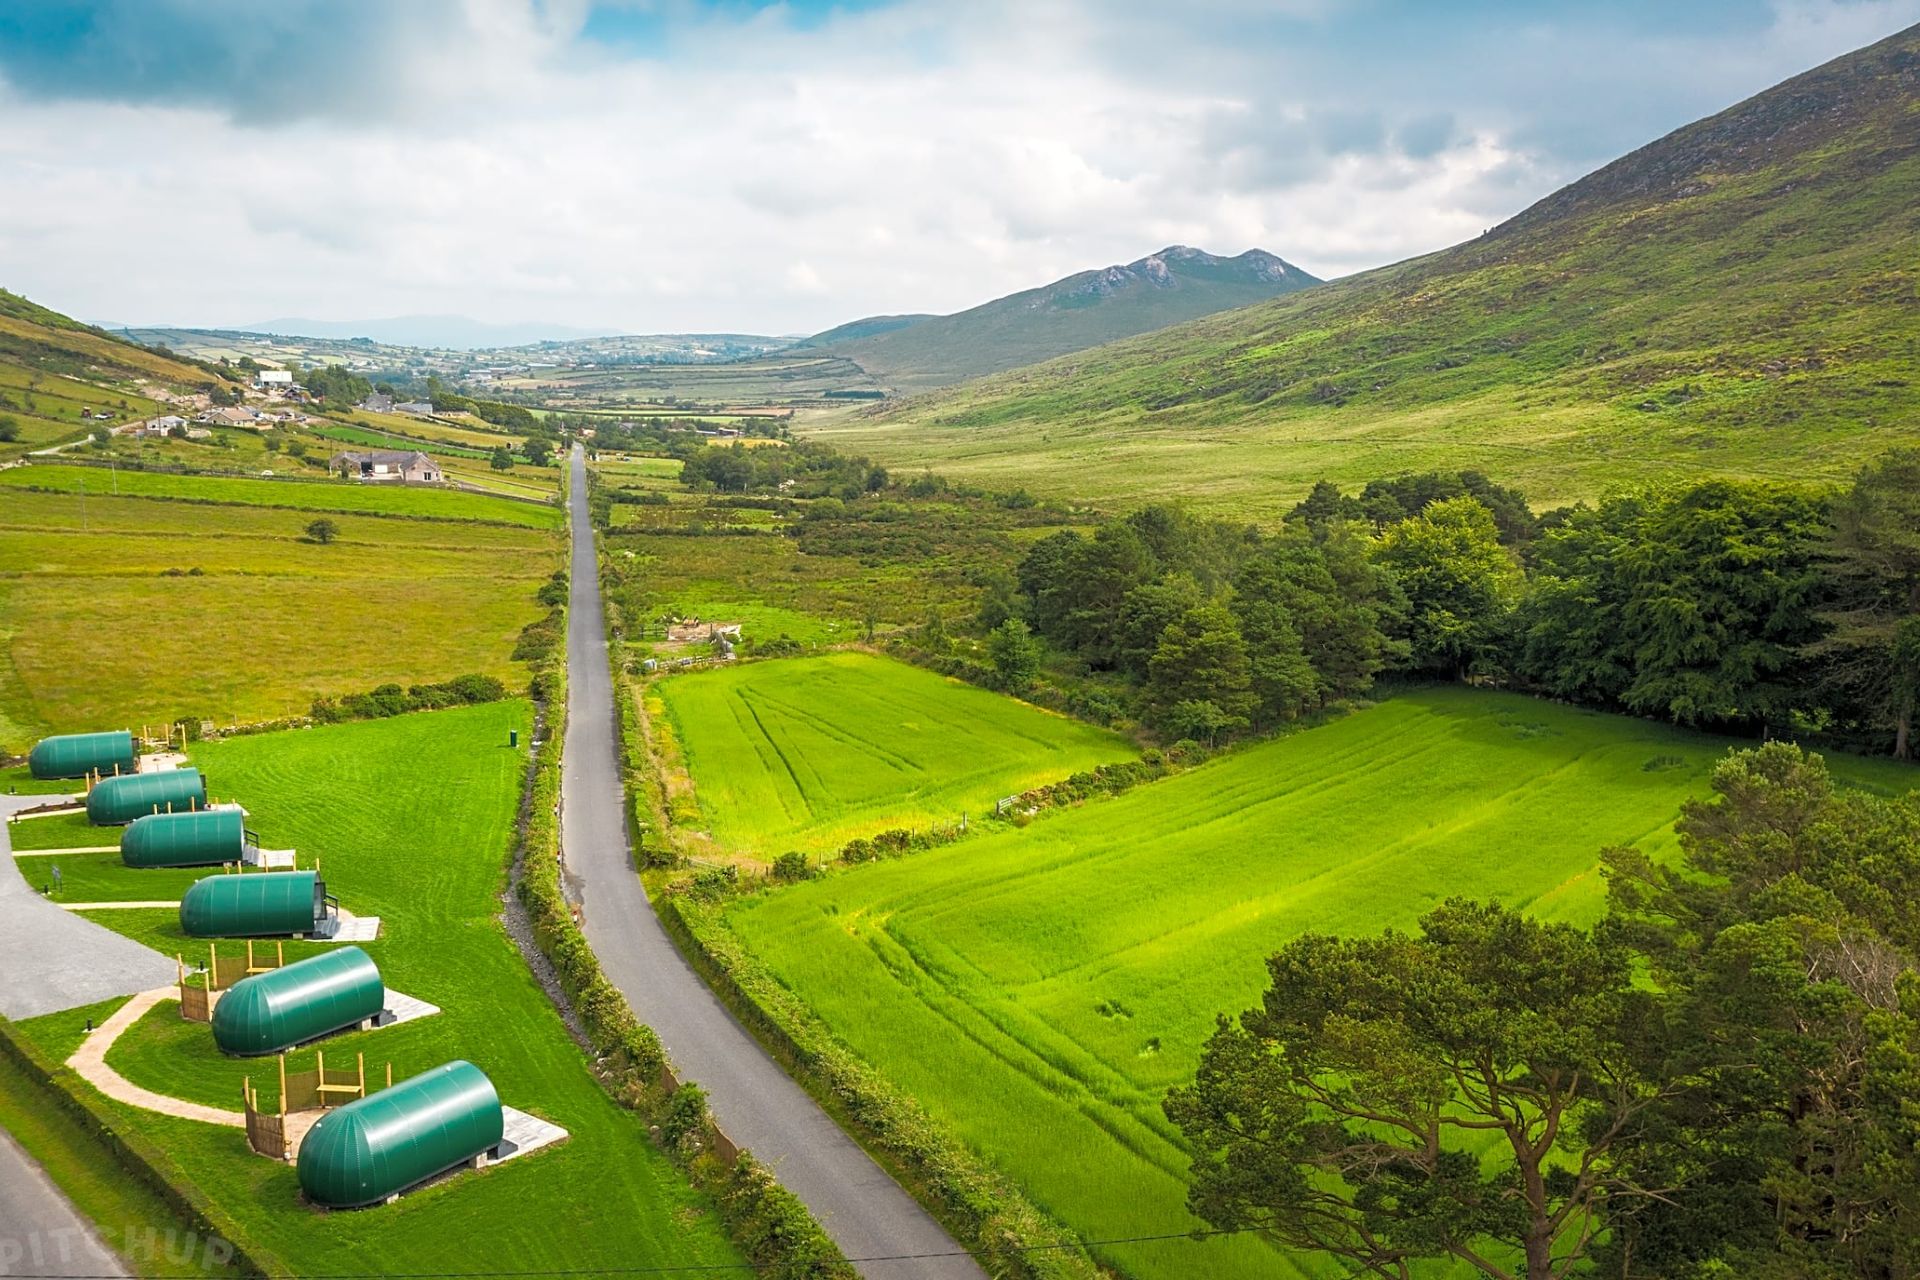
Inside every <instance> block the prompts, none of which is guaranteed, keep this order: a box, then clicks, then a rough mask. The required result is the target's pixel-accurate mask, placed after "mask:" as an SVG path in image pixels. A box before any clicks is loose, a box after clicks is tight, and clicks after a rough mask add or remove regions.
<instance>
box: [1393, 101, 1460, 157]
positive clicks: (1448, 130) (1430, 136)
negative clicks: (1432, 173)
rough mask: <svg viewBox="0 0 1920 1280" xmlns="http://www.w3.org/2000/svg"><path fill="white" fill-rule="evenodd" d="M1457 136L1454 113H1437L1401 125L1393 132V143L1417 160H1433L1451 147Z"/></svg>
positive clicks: (1415, 118) (1418, 117) (1417, 117)
mask: <svg viewBox="0 0 1920 1280" xmlns="http://www.w3.org/2000/svg"><path fill="white" fill-rule="evenodd" d="M1457 136H1458V131H1457V130H1456V129H1455V128H1454V123H1453V113H1452V112H1448V111H1437V112H1434V113H1433V114H1431V115H1424V116H1416V117H1414V118H1413V119H1411V120H1408V121H1405V122H1404V123H1402V124H1401V125H1399V126H1398V127H1397V128H1395V129H1394V131H1393V143H1394V145H1395V146H1396V147H1398V148H1400V151H1401V153H1402V154H1404V155H1407V156H1410V157H1411V158H1413V159H1415V160H1431V159H1432V158H1433V157H1435V156H1437V155H1439V154H1440V153H1441V152H1442V151H1445V150H1446V149H1447V148H1448V147H1449V146H1451V145H1452V144H1453V141H1454V139H1455V138H1456V137H1457Z"/></svg>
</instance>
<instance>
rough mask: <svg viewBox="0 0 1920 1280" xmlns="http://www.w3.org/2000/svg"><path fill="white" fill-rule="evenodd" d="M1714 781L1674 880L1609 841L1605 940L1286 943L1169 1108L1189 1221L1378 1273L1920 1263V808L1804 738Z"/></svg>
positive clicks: (1520, 936) (1517, 930)
mask: <svg viewBox="0 0 1920 1280" xmlns="http://www.w3.org/2000/svg"><path fill="white" fill-rule="evenodd" d="M1713 787H1714V791H1715V793H1716V795H1715V796H1714V798H1713V799H1711V800H1706V801H1694V802H1692V803H1689V804H1688V805H1687V806H1686V809H1685V812H1684V816H1683V817H1682V819H1681V821H1680V823H1679V824H1678V828H1677V829H1678V832H1679V836H1680V843H1681V848H1682V852H1683V860H1682V862H1681V863H1680V865H1677V866H1662V865H1658V864H1656V863H1654V862H1653V861H1652V860H1651V859H1649V858H1648V857H1647V856H1646V855H1644V854H1643V853H1640V852H1639V851H1638V850H1634V849H1615V850H1611V851H1609V852H1608V853H1607V854H1606V855H1605V868H1606V873H1607V878H1608V886H1609V901H1608V913H1607V916H1606V918H1605V919H1604V920H1603V921H1602V922H1601V924H1599V925H1598V926H1597V927H1595V928H1593V929H1591V930H1583V929H1578V928H1574V927H1572V926H1568V925H1561V924H1544V923H1541V922H1538V921H1535V920H1531V919H1528V918H1527V917H1525V916H1523V915H1520V914H1519V913H1517V912H1514V911H1511V910H1509V909H1507V908H1505V907H1501V906H1499V905H1495V904H1474V903H1468V902H1462V901H1453V902H1449V903H1447V904H1446V905H1444V906H1443V907H1441V908H1439V909H1438V910H1436V911H1434V912H1432V913H1431V914H1429V915H1428V916H1426V917H1425V918H1424V919H1423V920H1422V921H1421V922H1420V928H1419V931H1418V932H1417V933H1414V934H1403V933H1399V932H1393V931H1389V932H1388V933H1386V934H1384V935H1383V936H1380V937H1375V938H1359V939H1355V938H1334V937H1322V936H1307V937H1302V938H1299V939H1297V940H1295V941H1294V942H1291V943H1289V944H1288V945H1287V946H1286V947H1284V948H1282V949H1281V950H1280V951H1279V952H1278V953H1277V954H1275V955H1274V956H1273V957H1272V958H1271V959H1270V960H1269V962H1268V971H1269V975H1270V978H1271V986H1270V988H1269V989H1268V991H1267V992H1266V994H1265V996H1264V997H1263V1000H1262V1004H1261V1006H1260V1007H1259V1008H1257V1009H1253V1010H1250V1011H1248V1012H1246V1013H1244V1014H1242V1015H1241V1016H1240V1018H1239V1019H1238V1020H1237V1021H1229V1020H1226V1019H1222V1020H1221V1023H1220V1025H1219V1027H1218V1029H1217V1030H1216V1031H1215V1033H1214V1035H1213V1037H1212V1039H1211V1040H1210V1041H1209V1042H1208V1044H1207V1047H1206V1051H1205V1053H1204V1055H1203V1058H1202V1061H1201V1065H1200V1068H1199V1072H1198V1075H1197V1076H1196V1079H1195V1082H1194V1083H1193V1084H1192V1085H1190V1086H1187V1087H1184V1088H1180V1089H1176V1090H1174V1091H1173V1092H1172V1093H1171V1094H1170V1095H1169V1097H1168V1099H1167V1103H1166V1110H1167V1114H1168V1116H1169V1117H1170V1118H1171V1119H1172V1120H1173V1121H1174V1122H1175V1123H1176V1124H1178V1125H1179V1126H1180V1127H1181V1129H1182V1130H1183V1131H1184V1132H1185V1133H1186V1135H1187V1137H1188V1139H1189V1141H1190V1142H1191V1143H1192V1146H1193V1149H1194V1152H1195V1160H1194V1166H1193V1174H1192V1185H1191V1191H1190V1197H1189V1202H1190V1204H1191V1206H1192V1208H1193V1210H1194V1212H1195V1213H1196V1214H1198V1215H1199V1216H1200V1217H1201V1218H1202V1219H1204V1220H1205V1221H1207V1222H1209V1223H1211V1224H1213V1225H1214V1226H1216V1227H1219V1228H1223V1229H1243V1228H1259V1229H1264V1230H1266V1231H1268V1232H1270V1233H1271V1234H1272V1235H1274V1236H1275V1237H1277V1238H1278V1239H1279V1240H1281V1241H1282V1242H1284V1243H1286V1244H1288V1245H1291V1246H1294V1247H1298V1248H1304V1249H1311V1250H1315V1251H1318V1252H1322V1253H1325V1254H1329V1255H1332V1256H1334V1257H1336V1258H1338V1259H1340V1260H1341V1261H1342V1262H1343V1263H1345V1264H1347V1266H1348V1267H1350V1268H1351V1269H1352V1270H1353V1271H1354V1272H1355V1273H1356V1274H1362V1273H1364V1274H1370V1275H1378V1276H1387V1277H1406V1276H1408V1275H1410V1274H1412V1271H1413V1269H1414V1268H1415V1267H1416V1265H1417V1264H1420V1263H1421V1262H1423V1261H1425V1260H1430V1259H1437V1260H1444V1261H1447V1262H1450V1263H1452V1264H1454V1265H1455V1266H1464V1267H1466V1268H1468V1269H1471V1270H1473V1271H1477V1272H1479V1273H1482V1274H1485V1275H1487V1276H1494V1277H1502V1278H1504V1277H1511V1276H1525V1277H1527V1280H1558V1278H1560V1277H1565V1276H1569V1275H1573V1274H1576V1273H1580V1274H1584V1273H1588V1272H1591V1273H1592V1274H1597V1275H1611V1276H1618V1277H1622V1278H1623V1280H1642V1278H1644V1280H1656V1278H1657V1280H1709V1278H1712V1280H1719V1278H1721V1277H1727V1276H1735V1275H1738V1276H1749V1277H1756V1278H1759V1280H1840V1278H1841V1277H1873V1278H1876V1280H1901V1278H1905V1277H1912V1276H1914V1275H1916V1274H1920V1114H1916V1111H1915V1108H1914V1104H1913V1100H1914V1099H1915V1098H1916V1097H1920V922H1917V921H1916V918H1915V916H1914V914H1913V912H1912V910H1911V907H1910V904H1911V903H1912V902H1913V901H1914V899H1915V895H1916V894H1920V796H1915V795H1909V796H1907V797H1905V798H1903V799H1897V800H1895V799H1883V798H1880V797H1877V796H1874V795H1871V794H1868V793H1866V792H1864V791H1861V790H1858V789H1842V788H1839V787H1836V785H1835V784H1834V782H1833V780H1832V779H1831V777H1830V776H1829V775H1828V773H1827V770H1826V767H1825V764H1824V762H1823V761H1822V760H1821V759H1820V758H1819V757H1818V756H1813V755H1808V754H1806V753H1804V752H1802V751H1801V750H1800V749H1799V748H1797V747H1794V746H1791V745H1788V744H1785V743H1770V744H1768V745H1767V746H1764V747H1761V748H1758V749H1756V750H1751V751H1741V752H1735V753H1732V754H1731V755H1730V756H1729V757H1728V758H1727V759H1726V760H1725V761H1723V762H1722V764H1721V766H1720V767H1719V768H1718V769H1717V771H1716V773H1715V776H1714V781H1713ZM1490 1145H1491V1148H1492V1149H1493V1150H1497V1151H1498V1153H1499V1154H1498V1156H1497V1158H1496V1157H1493V1156H1492V1152H1491V1151H1490V1149H1489V1146H1490Z"/></svg>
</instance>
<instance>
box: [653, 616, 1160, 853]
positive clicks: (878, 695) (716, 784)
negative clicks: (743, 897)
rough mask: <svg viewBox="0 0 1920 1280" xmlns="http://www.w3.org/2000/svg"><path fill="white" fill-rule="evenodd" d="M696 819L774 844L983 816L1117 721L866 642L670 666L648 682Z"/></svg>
mask: <svg viewBox="0 0 1920 1280" xmlns="http://www.w3.org/2000/svg"><path fill="white" fill-rule="evenodd" d="M650 692H651V693H652V694H653V696H655V697H657V698H658V699H659V700H660V702H661V704H662V705H663V706H664V708H665V711H666V714H667V716H668V717H669V719H670V722H671V724H672V727H673V735H674V738H675V740H676V741H677V742H678V744H679V747H680V750H681V751H682V752H683V753H684V757H685V762H686V767H687V769H688V772H689V773H690V775H691V777H692V780H693V785H694V793H695V796H696V798H697V801H698V805H699V816H698V818H697V819H693V820H691V821H690V822H687V823H683V825H691V826H693V827H696V828H701V829H704V830H705V831H706V832H707V833H708V834H710V835H711V836H712V837H713V839H714V841H715V842H716V843H717V844H718V845H719V846H720V847H722V848H723V849H726V850H728V851H733V852H751V853H757V854H761V855H764V856H767V857H772V856H773V855H775V854H779V853H783V852H785V851H787V850H789V849H798V850H802V851H805V852H810V853H811V852H818V851H828V850H833V849H837V848H838V847H839V846H840V845H842V844H844V843H845V842H846V841H848V840H850V839H852V838H854V837H855V836H867V835H872V834H873V833H874V832H876V831H883V830H886V829H888V828H890V827H926V826H929V825H931V824H934V823H947V822H953V821H956V820H957V819H958V818H959V816H960V815H961V814H962V813H966V814H969V815H970V816H971V817H972V818H973V819H974V820H976V821H977V820H978V819H979V817H980V816H981V814H982V813H983V812H989V813H990V812H991V811H992V809H993V802H994V801H995V800H997V799H999V798H1000V797H1002V796H1006V795H1011V794H1013V793H1015V792H1019V791H1024V790H1026V789H1027V788H1029V787H1036V786H1040V785H1043V784H1045V783H1049V782H1056V781H1058V780H1060V779H1061V778H1064V777H1066V776H1067V775H1068V774H1071V773H1075V772H1077V771H1079V770H1082V769H1091V768H1093V767H1094V766H1095V765H1098V764H1103V763H1105V762H1107V761H1116V760H1129V759H1132V758H1133V757H1134V755H1135V754H1136V753H1135V751H1134V748H1133V745H1132V744H1131V743H1130V742H1128V741H1127V740H1126V739H1124V738H1122V737H1120V736H1119V735H1118V734H1113V733H1108V732H1106V731H1105V730H1102V729H1096V728H1094V727H1093V726H1091V725H1086V724H1082V723H1081V722H1079V721H1077V720H1070V719H1068V718H1066V717H1065V716H1058V715H1054V714H1053V713H1051V712H1048V711H1042V710H1040V709H1039V708H1037V707H1032V706H1029V705H1027V704H1026V703H1024V702H1017V701H1015V700H1014V699H1012V698H1003V697H1001V696H1000V695H998V694H993V693H988V692H986V691H985V690H983V689H976V688H974V687H973V686H972V685H968V684H962V683H961V682H959V681H957V680H949V679H946V678H945V677H943V676H938V675H935V674H933V673H932V672H930V671H923V670H921V669H920V668H918V667H912V666H908V665H906V664H905V663H901V662H895V661H893V660H892V659H889V658H878V657H874V656H872V655H869V654H864V653H835V654H829V655H827V656H825V657H820V658H796V659H790V660H785V661H779V662H755V663H749V664H745V665H741V666H735V667H728V668H725V669H722V670H719V671H713V672H706V673H701V674H696V675H688V676H675V677H673V678H671V679H667V680H662V681H660V682H659V683H657V684H655V685H654V686H653V687H652V689H651V691H650Z"/></svg>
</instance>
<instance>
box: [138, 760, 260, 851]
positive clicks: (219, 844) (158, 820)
mask: <svg viewBox="0 0 1920 1280" xmlns="http://www.w3.org/2000/svg"><path fill="white" fill-rule="evenodd" d="M154 776H156V777H157V776H158V775H154ZM246 851H247V816H246V814H244V813H242V812H241V811H240V810H239V809H196V810H192V811H190V812H187V813H146V814H142V815H141V816H139V817H138V818H135V819H134V820H133V821H132V822H131V823H129V824H128V826H127V829H126V830H125V831H123V832H121V833H120V861H122V862H124V863H126V864H127V865H128V866H130V867H215V866H219V865H220V864H221V863H223V862H239V861H240V860H241V858H242V856H243V855H244V854H245V853H246Z"/></svg>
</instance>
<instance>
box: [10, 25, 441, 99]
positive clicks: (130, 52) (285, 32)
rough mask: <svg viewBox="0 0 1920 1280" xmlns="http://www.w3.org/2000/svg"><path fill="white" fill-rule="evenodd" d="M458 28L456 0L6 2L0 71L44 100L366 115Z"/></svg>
mask: <svg viewBox="0 0 1920 1280" xmlns="http://www.w3.org/2000/svg"><path fill="white" fill-rule="evenodd" d="M462 21H463V19H462V16H461V12H460V8H459V6H458V4H457V3H454V0H405V3H392V2H391V0H334V2H331V3H329V2H326V0H272V2H271V3H264V4H262V3H253V2H251V0H5V2H4V3H0V76H4V77H5V79H6V81H7V82H8V83H9V84H10V85H11V86H12V88H13V89H14V91H15V92H16V93H17V94H19V95H21V96H23V97H26V98H28V99H37V100H43V101H74V100H80V101H103V102H125V103H134V104H141V105H147V104H152V105H165V106H176V107H178V106H191V107H204V108H210V109H213V110H216V111H219V112H221V113H223V114H226V115H229V116H230V117H231V118H233V119H235V120H236V121H239V122H241V123H247V124H274V123H279V122H285V121H291V120H299V119H304V118H310V117H314V116H347V117H359V118H371V117H377V116H379V115H381V114H383V113H385V112H386V111H388V110H389V109H390V108H391V107H392V106H393V104H394V103H395V102H396V101H397V100H398V99H399V98H401V97H402V96H403V95H404V94H405V93H406V90H407V85H408V83H409V80H408V69H409V68H408V64H409V62H410V60H411V58H412V57H413V56H414V55H415V54H417V53H418V52H420V51H421V50H422V49H424V48H429V47H431V46H432V44H433V43H434V42H435V41H437V40H440V39H443V38H444V37H445V36H446V34H447V33H448V32H451V31H454V30H456V29H457V28H458V27H459V26H460V24H461V23H462Z"/></svg>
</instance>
